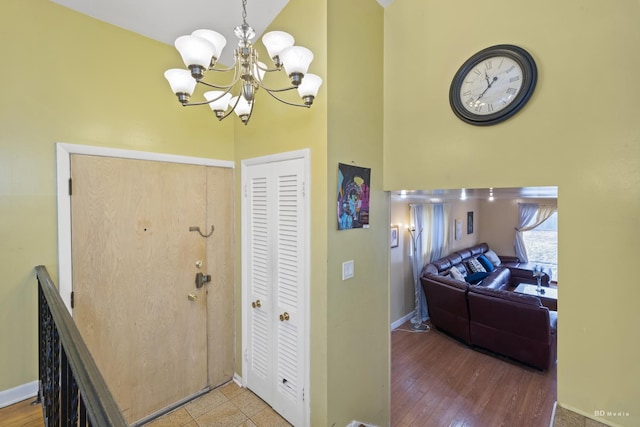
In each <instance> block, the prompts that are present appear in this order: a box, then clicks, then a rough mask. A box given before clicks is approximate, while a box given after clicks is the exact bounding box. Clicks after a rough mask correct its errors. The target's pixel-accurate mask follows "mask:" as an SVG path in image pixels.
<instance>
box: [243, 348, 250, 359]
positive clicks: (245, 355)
mask: <svg viewBox="0 0 640 427" xmlns="http://www.w3.org/2000/svg"><path fill="white" fill-rule="evenodd" d="M244 360H245V361H249V352H248V350H245V351H244Z"/></svg>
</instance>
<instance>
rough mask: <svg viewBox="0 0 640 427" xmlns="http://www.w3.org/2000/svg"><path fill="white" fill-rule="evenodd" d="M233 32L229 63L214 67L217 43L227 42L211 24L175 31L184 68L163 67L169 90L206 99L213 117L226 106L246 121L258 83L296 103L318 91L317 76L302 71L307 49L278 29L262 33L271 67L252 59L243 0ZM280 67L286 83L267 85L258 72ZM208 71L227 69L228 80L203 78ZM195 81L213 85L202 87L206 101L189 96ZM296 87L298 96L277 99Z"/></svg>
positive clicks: (184, 98) (182, 98) (184, 99)
mask: <svg viewBox="0 0 640 427" xmlns="http://www.w3.org/2000/svg"><path fill="white" fill-rule="evenodd" d="M234 33H235V35H236V37H238V39H239V41H238V47H237V48H236V49H235V53H234V64H233V65H232V66H231V67H220V66H219V65H218V64H216V63H217V61H218V59H219V58H220V55H221V53H222V49H223V48H224V47H225V45H226V44H227V40H226V39H225V37H224V36H223V35H222V34H220V33H218V32H216V31H212V30H196V31H194V32H193V33H191V35H188V36H181V37H178V38H177V39H176V41H175V46H176V49H178V52H180V55H181V56H182V60H183V62H184V65H185V66H186V67H187V68H188V69H177V68H173V69H170V70H167V71H166V72H165V73H164V76H165V78H166V79H167V80H168V81H169V85H170V86H171V90H172V91H173V93H175V94H176V96H177V97H178V101H179V102H180V103H181V104H182V105H183V106H193V105H209V107H211V110H213V112H214V113H215V115H216V117H217V118H218V120H223V119H224V118H226V117H228V116H229V115H230V114H231V112H235V113H236V115H237V116H238V117H239V118H240V119H241V120H242V122H243V123H244V124H245V125H246V124H247V123H249V119H250V118H251V114H252V112H253V106H254V102H255V95H256V92H258V90H259V89H263V90H264V91H265V92H267V93H268V94H269V95H271V96H272V97H273V98H275V99H277V100H278V101H280V102H282V103H284V104H287V105H291V106H296V107H307V108H309V107H311V104H313V100H314V98H315V97H316V95H317V94H318V89H319V88H320V85H321V84H322V79H321V78H320V77H319V76H317V75H315V74H308V73H307V70H308V68H309V64H310V63H311V61H312V60H313V53H312V52H311V51H310V50H309V49H307V48H305V47H302V46H294V45H293V43H294V39H293V37H292V36H291V35H290V34H288V33H285V32H283V31H271V32H268V33H266V34H264V35H263V36H262V43H263V44H264V46H265V48H266V49H267V53H268V54H269V56H270V57H271V59H272V61H273V64H274V68H267V66H266V65H265V64H264V63H262V62H260V61H258V52H257V51H256V50H255V49H254V48H253V45H252V44H251V40H252V39H253V38H254V37H255V31H254V30H253V28H251V27H250V26H249V25H248V24H247V1H246V0H242V25H240V26H238V27H236V28H235V29H234ZM279 71H284V72H285V73H286V75H287V76H288V77H289V79H290V81H291V86H288V87H283V88H270V87H268V86H266V85H265V83H264V80H263V78H264V77H265V75H266V74H267V73H272V72H279ZM214 72H217V73H230V74H232V77H231V78H229V77H227V82H228V84H214V83H210V82H207V81H205V80H204V77H205V74H207V77H209V76H210V75H211V74H213V73H214ZM197 85H202V86H205V87H208V88H212V89H217V90H210V91H208V92H204V93H203V96H204V98H205V99H206V101H201V102H189V101H190V98H191V95H193V92H194V90H195V87H196V86H197ZM294 89H295V90H297V92H298V95H299V96H300V98H301V99H302V102H301V103H300V102H291V101H288V100H286V99H283V98H282V97H281V95H280V93H282V92H287V91H291V90H294Z"/></svg>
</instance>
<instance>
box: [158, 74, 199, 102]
mask: <svg viewBox="0 0 640 427" xmlns="http://www.w3.org/2000/svg"><path fill="white" fill-rule="evenodd" d="M164 77H165V78H166V79H167V81H168V82H169V85H170V86H171V90H172V91H173V93H176V94H177V93H186V94H189V96H191V95H192V94H193V90H194V89H195V87H196V79H194V78H193V77H191V73H190V72H189V70H185V69H184V68H171V69H170V70H167V71H165V72H164Z"/></svg>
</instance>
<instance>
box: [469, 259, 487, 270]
mask: <svg viewBox="0 0 640 427" xmlns="http://www.w3.org/2000/svg"><path fill="white" fill-rule="evenodd" d="M467 265H468V266H469V270H471V272H472V273H486V272H487V270H485V269H484V267H483V266H482V264H480V261H478V260H477V259H476V258H471V259H470V260H469V261H467Z"/></svg>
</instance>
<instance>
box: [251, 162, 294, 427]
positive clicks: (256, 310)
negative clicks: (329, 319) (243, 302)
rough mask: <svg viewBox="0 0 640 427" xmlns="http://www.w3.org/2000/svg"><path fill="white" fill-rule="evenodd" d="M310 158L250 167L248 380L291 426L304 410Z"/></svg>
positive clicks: (253, 388) (254, 389) (255, 390)
mask: <svg viewBox="0 0 640 427" xmlns="http://www.w3.org/2000/svg"><path fill="white" fill-rule="evenodd" d="M303 173H304V161H303V159H294V160H286V161H279V162H272V163H267V164H260V165H254V166H250V167H248V168H247V174H246V182H245V184H246V188H245V190H246V197H247V198H248V200H247V204H246V206H247V211H248V212H247V213H248V215H249V216H250V217H249V218H248V220H247V221H246V222H245V224H247V227H248V230H247V233H248V234H247V242H248V247H247V250H248V265H247V266H246V267H247V273H248V274H247V284H248V297H249V301H248V304H249V305H250V307H249V308H248V310H249V316H248V320H249V330H248V349H247V350H248V351H247V359H248V360H246V363H248V370H247V376H248V378H247V386H248V387H249V388H250V389H252V390H253V391H254V392H255V393H256V394H258V395H259V396H260V397H261V398H262V399H264V400H265V401H266V402H267V403H268V404H269V405H271V406H272V407H273V408H274V409H275V410H276V411H277V412H278V413H280V414H281V415H282V416H283V417H285V418H286V419H287V420H288V421H289V422H291V423H292V424H293V425H303V419H304V417H303V414H304V409H303V408H304V406H303V405H304V404H303V398H304V377H305V375H304V361H305V359H304V358H305V357H306V355H305V354H304V353H305V352H304V336H303V331H304V319H305V316H304V314H305V313H304V280H305V271H304V268H305V260H304V248H305V242H304V237H305V227H306V224H305V223H304V215H303V213H304V203H303V197H304V182H303Z"/></svg>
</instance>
